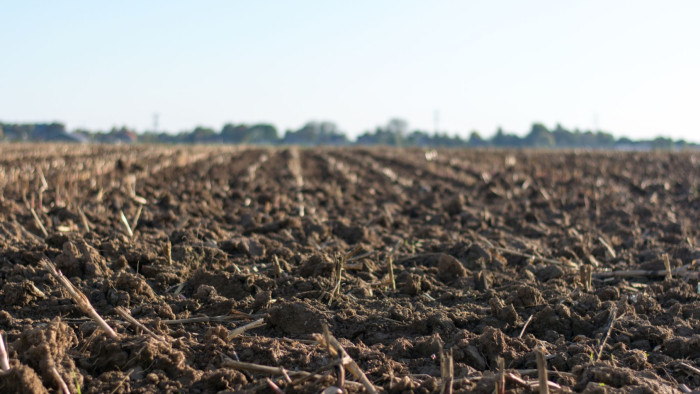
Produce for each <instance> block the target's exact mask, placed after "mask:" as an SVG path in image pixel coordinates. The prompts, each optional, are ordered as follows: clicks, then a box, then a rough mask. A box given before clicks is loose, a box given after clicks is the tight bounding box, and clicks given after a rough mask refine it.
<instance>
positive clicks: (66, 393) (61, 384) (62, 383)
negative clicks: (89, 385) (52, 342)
mask: <svg viewBox="0 0 700 394" xmlns="http://www.w3.org/2000/svg"><path fill="white" fill-rule="evenodd" d="M51 374H52V375H53V377H54V378H55V379H56V383H58V386H59V387H60V388H61V391H63V394H70V390H69V389H68V385H67V384H66V382H65V381H64V380H63V378H62V377H61V374H59V373H58V369H56V367H51Z"/></svg>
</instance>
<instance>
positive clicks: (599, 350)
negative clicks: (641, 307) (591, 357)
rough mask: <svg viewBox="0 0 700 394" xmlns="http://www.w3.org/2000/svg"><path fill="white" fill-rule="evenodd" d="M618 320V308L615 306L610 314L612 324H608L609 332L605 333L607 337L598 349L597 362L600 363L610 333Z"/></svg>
mask: <svg viewBox="0 0 700 394" xmlns="http://www.w3.org/2000/svg"><path fill="white" fill-rule="evenodd" d="M616 318H617V307H615V306H613V307H612V311H611V312H610V323H608V330H607V332H606V333H605V337H604V338H603V342H601V343H600V348H599V349H598V356H597V357H596V361H600V356H601V355H602V354H603V349H604V348H605V343H606V342H607V341H608V338H610V331H612V328H613V325H615V319H616Z"/></svg>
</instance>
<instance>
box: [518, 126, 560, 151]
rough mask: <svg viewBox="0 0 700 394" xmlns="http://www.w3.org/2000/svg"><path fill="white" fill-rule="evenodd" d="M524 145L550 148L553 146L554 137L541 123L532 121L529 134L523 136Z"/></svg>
mask: <svg viewBox="0 0 700 394" xmlns="http://www.w3.org/2000/svg"><path fill="white" fill-rule="evenodd" d="M525 145H527V146H532V147H536V148H551V147H553V146H554V137H553V136H552V133H550V132H549V130H547V128H546V127H545V126H544V125H543V124H542V123H533V124H532V128H531V129H530V134H528V135H527V136H525Z"/></svg>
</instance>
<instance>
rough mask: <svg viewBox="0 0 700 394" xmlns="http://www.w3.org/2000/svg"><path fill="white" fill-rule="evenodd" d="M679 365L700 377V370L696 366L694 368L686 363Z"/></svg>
mask: <svg viewBox="0 0 700 394" xmlns="http://www.w3.org/2000/svg"><path fill="white" fill-rule="evenodd" d="M678 364H679V365H680V366H681V367H683V368H685V369H687V370H688V371H690V372H692V373H694V374H696V375H698V376H700V369H698V368H695V367H694V366H692V365H690V364H687V363H684V362H679V363H678Z"/></svg>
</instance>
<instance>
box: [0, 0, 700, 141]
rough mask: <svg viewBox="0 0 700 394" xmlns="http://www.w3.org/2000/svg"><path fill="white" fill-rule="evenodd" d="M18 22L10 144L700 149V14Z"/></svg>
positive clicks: (117, 6) (243, 7) (385, 11)
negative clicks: (51, 135) (63, 135)
mask: <svg viewBox="0 0 700 394" xmlns="http://www.w3.org/2000/svg"><path fill="white" fill-rule="evenodd" d="M2 14H3V22H2V23H1V24H0V51H1V52H0V53H2V55H3V61H2V65H1V66H0V71H1V72H0V92H2V94H0V122H2V125H3V126H4V127H3V129H4V134H5V136H6V137H7V136H9V135H11V133H12V132H13V130H14V129H12V127H13V125H14V126H18V125H22V124H24V125H27V124H41V125H43V126H41V127H44V128H46V127H49V128H50V127H51V124H52V123H54V126H53V127H58V126H56V124H58V125H61V126H63V128H64V130H65V131H66V132H73V131H76V130H77V131H78V133H77V135H79V136H83V137H84V138H93V137H94V134H99V133H102V134H107V133H109V132H112V133H117V132H119V133H122V134H123V133H127V134H128V133H133V134H136V135H142V134H143V133H150V135H151V137H148V138H152V139H154V140H157V137H155V136H157V135H159V134H163V138H166V136H168V135H171V136H173V135H178V133H182V132H186V133H189V134H192V133H193V132H194V131H196V130H199V132H200V134H201V136H202V138H203V139H202V141H203V142H216V141H220V142H231V141H234V142H235V138H239V137H236V135H237V134H235V133H236V131H235V130H234V129H235V128H236V127H239V130H238V131H237V132H238V133H239V134H240V135H241V136H243V135H244V134H245V133H244V132H243V131H242V130H241V129H240V127H241V126H244V127H245V128H246V130H248V129H250V128H251V127H252V126H256V125H257V126H260V127H262V129H260V128H259V129H258V130H256V131H255V132H254V133H253V134H254V136H253V137H250V138H249V139H248V140H247V141H239V142H266V141H267V139H268V138H270V141H268V142H274V141H272V134H270V133H271V131H270V130H269V129H267V130H266V129H265V127H268V128H269V127H272V128H274V131H275V133H276V134H275V138H276V140H275V141H278V142H279V141H284V138H285V135H286V134H287V133H288V132H289V133H292V134H290V138H291V139H288V140H287V141H286V142H292V143H293V142H295V140H294V138H293V137H294V133H296V132H299V131H302V130H306V131H307V132H310V131H309V130H310V129H312V130H311V131H312V132H313V133H316V135H318V134H319V133H320V134H322V135H323V136H324V137H323V138H325V139H327V141H326V142H332V141H334V138H340V137H338V136H339V135H342V136H344V137H345V141H346V142H347V141H357V139H358V138H361V137H362V136H363V135H364V136H368V135H369V136H372V135H376V134H377V131H380V130H381V131H383V132H384V131H389V132H397V133H399V134H400V135H401V136H402V137H403V138H405V137H407V136H409V135H411V133H413V132H414V131H419V132H421V133H424V134H425V135H427V136H433V137H434V136H438V137H444V138H446V139H447V140H446V141H448V142H447V144H448V145H449V144H450V142H449V141H451V139H455V140H456V139H459V140H463V141H466V142H468V141H469V140H470V138H472V142H478V140H483V141H487V140H491V141H494V140H496V139H497V138H498V135H499V134H498V133H499V132H500V135H501V136H502V137H503V138H505V137H507V136H509V135H511V136H517V137H523V138H525V137H527V136H529V135H531V134H533V132H534V133H535V136H534V137H532V138H544V140H543V141H541V143H542V144H545V145H546V144H550V141H549V137H547V136H546V135H545V136H544V137H541V136H542V135H544V134H542V133H543V132H544V131H546V132H547V133H549V135H551V136H554V134H553V133H555V132H556V131H557V130H558V131H559V132H560V135H563V134H561V131H562V130H564V131H567V132H569V134H575V133H576V132H579V133H581V135H583V134H584V133H585V132H586V131H591V132H592V133H593V134H594V135H596V133H597V132H598V131H602V132H603V134H604V136H603V137H599V136H596V137H591V138H598V139H601V140H603V139H606V138H607V139H610V138H613V139H614V140H619V139H620V138H622V137H629V138H630V139H632V140H653V139H655V138H656V137H658V136H663V137H670V138H672V139H675V140H679V139H684V140H686V141H694V142H698V141H700V133H699V127H698V116H697V107H698V103H700V73H698V70H700V51H698V50H697V47H698V45H699V44H700V43H699V42H698V41H699V37H700V24H698V23H697V20H696V18H697V15H700V3H698V2H693V1H672V2H664V3H661V2H651V1H615V2H609V1H586V2H561V1H528V2H522V1H493V2H463V1H434V2H425V1H381V2H377V1H371V2H370V1H354V2H328V1H325V2H324V1H294V2H282V1H269V2H233V1H200V2H192V1H167V2H166V1H150V2H136V1H122V2H118V3H114V2H88V1H67V2H48V1H29V2H9V1H7V2H4V3H3V5H2ZM227 125H228V126H230V127H229V129H228V134H225V133H223V132H224V129H225V128H226V126H227ZM307 126H308V127H307ZM305 127H307V129H305ZM198 128H199V129H198ZM309 128H310V129H309ZM536 128H540V129H538V130H539V131H538V130H535V129H536ZM542 128H543V129H544V131H543V130H542ZM499 130H500V131H499ZM43 132H44V133H46V132H47V131H46V130H44V131H43ZM27 133H29V134H28V135H30V136H31V135H33V134H37V133H38V132H37V131H36V130H34V129H32V130H30V131H27ZM212 133H213V134H212ZM13 135H14V134H13ZM421 135H422V134H421ZM421 135H417V136H418V137H420V136H421ZM296 136H297V140H298V139H299V138H301V137H300V135H298V134H297V135H296ZM334 136H335V137H334ZM83 137H81V138H83ZM476 137H478V139H477V138H476ZM27 138H29V137H27ZM134 138H137V137H134ZM148 138H144V139H145V140H147V139H148ZM241 138H242V137H241ZM256 138H257V139H256ZM309 138H311V137H309ZM503 138H502V139H503ZM581 138H583V137H581ZM341 140H342V138H341ZM193 141H196V137H193ZM552 141H554V143H555V144H559V142H558V141H559V140H557V139H556V138H555V137H552ZM596 141H597V139H596ZM664 141H665V140H664ZM297 142H298V141H297ZM322 142H323V141H322ZM608 142H609V141H608ZM622 142H625V143H626V142H628V141H627V140H626V139H623V140H622Z"/></svg>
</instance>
